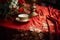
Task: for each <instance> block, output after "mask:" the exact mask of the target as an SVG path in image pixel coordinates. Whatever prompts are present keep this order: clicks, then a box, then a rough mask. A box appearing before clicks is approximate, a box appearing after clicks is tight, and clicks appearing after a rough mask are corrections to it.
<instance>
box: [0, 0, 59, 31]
mask: <svg viewBox="0 0 60 40" xmlns="http://www.w3.org/2000/svg"><path fill="white" fill-rule="evenodd" d="M0 2H1V1H0ZM18 3H21V4H22V3H25V1H24V0H19V2H18ZM49 10H50V14H51V17H53V18H55V19H57V18H56V16H53V15H52V13H53V12H55V13H56V15H57V16H58V19H57V20H58V21H59V23H60V16H59V14H60V13H59V10H57V9H54V8H52V7H49ZM18 11H19V12H23V11H24V9H23V8H19V9H18ZM41 11H42V13H43V15H42V16H41ZM36 12H37V14H38V16H36V17H32V18H31V20H30V21H29V22H27V23H15V22H14V21H11V20H10V21H1V22H0V26H4V27H7V28H12V29H18V30H19V29H22V30H30V26H32V27H33V28H38V29H40V30H42V32H48V30H47V29H44V28H43V24H44V23H46V16H48V15H50V14H49V11H48V8H47V7H44V6H40V5H36ZM48 24H49V28H50V31H51V32H54V24H53V23H52V22H51V21H50V20H48ZM59 32H60V31H59Z"/></svg>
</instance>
